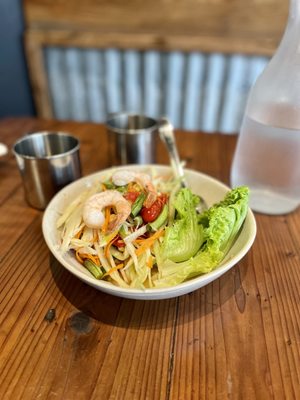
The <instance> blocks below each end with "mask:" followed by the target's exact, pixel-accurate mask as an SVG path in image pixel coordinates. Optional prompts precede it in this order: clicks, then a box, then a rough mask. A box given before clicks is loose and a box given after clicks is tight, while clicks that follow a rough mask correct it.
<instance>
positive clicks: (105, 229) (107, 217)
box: [101, 207, 110, 233]
mask: <svg viewBox="0 0 300 400" xmlns="http://www.w3.org/2000/svg"><path fill="white" fill-rule="evenodd" d="M109 218H110V207H106V208H105V220H104V224H103V225H102V228H101V230H102V233H106V231H107V229H108V224H109Z"/></svg>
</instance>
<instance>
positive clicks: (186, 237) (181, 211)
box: [160, 188, 203, 262]
mask: <svg viewBox="0 0 300 400" xmlns="http://www.w3.org/2000/svg"><path fill="white" fill-rule="evenodd" d="M197 204H198V197H197V196H196V195H194V194H193V193H192V192H191V191H190V190H189V189H187V188H184V189H180V190H179V192H178V194H177V195H176V197H175V201H174V207H175V210H176V214H175V219H174V221H173V223H172V225H171V226H168V227H167V228H166V233H165V236H164V240H163V243H162V246H161V249H160V257H161V258H162V259H163V260H164V259H169V260H172V261H175V262H181V261H186V260H188V259H190V258H191V257H192V256H194V255H195V254H196V253H197V251H198V250H199V249H200V247H201V245H202V243H203V227H202V225H201V224H199V223H198V215H197V212H196V209H195V206H196V205H197Z"/></svg>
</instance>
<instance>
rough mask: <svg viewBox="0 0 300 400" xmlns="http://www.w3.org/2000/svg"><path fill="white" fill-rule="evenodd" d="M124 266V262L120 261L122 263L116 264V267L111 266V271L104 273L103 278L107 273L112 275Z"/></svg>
mask: <svg viewBox="0 0 300 400" xmlns="http://www.w3.org/2000/svg"><path fill="white" fill-rule="evenodd" d="M123 267H124V264H123V263H120V264H118V265H116V266H115V267H113V268H111V269H110V270H109V271H107V272H106V273H105V274H104V275H103V278H104V277H105V276H107V275H111V274H112V273H113V272H116V271H118V270H119V269H121V268H123Z"/></svg>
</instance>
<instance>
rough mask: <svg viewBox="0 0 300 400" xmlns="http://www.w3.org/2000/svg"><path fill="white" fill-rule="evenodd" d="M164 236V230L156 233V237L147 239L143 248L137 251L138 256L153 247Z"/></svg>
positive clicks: (143, 243)
mask: <svg viewBox="0 0 300 400" xmlns="http://www.w3.org/2000/svg"><path fill="white" fill-rule="evenodd" d="M163 234H164V230H163V229H160V230H159V231H157V232H155V233H154V235H152V236H150V237H149V238H147V239H145V240H144V241H143V242H142V244H141V246H140V247H139V248H138V249H137V250H136V251H135V254H136V255H137V256H140V255H141V254H143V253H144V251H146V250H147V249H148V248H149V247H151V246H152V245H153V244H154V242H155V240H156V239H158V238H159V237H160V236H162V235H163Z"/></svg>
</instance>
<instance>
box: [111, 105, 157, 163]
mask: <svg viewBox="0 0 300 400" xmlns="http://www.w3.org/2000/svg"><path fill="white" fill-rule="evenodd" d="M106 128H107V133H108V143H109V153H110V160H111V164H112V165H120V164H152V163H155V162H156V146H157V139H158V123H157V121H156V120H155V119H153V118H150V117H147V116H145V115H138V114H128V113H125V112H124V113H117V114H113V115H112V116H111V117H110V118H109V119H108V120H107V122H106Z"/></svg>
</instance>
